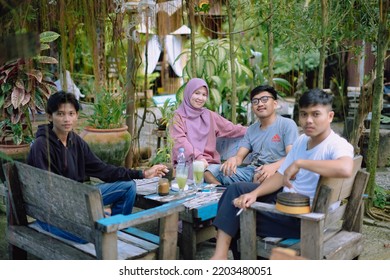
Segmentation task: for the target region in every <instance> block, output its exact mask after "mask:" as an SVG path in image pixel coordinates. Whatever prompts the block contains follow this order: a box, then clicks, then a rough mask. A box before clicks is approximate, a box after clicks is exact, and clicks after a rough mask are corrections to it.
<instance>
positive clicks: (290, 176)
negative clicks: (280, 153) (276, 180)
mask: <svg viewBox="0 0 390 280" xmlns="http://www.w3.org/2000/svg"><path fill="white" fill-rule="evenodd" d="M299 169H300V168H299V167H298V164H297V161H294V162H293V163H292V164H291V165H290V166H289V167H287V169H286V170H285V171H284V175H283V186H286V187H288V188H290V189H291V188H293V185H292V184H291V181H293V180H295V176H296V175H297V173H298V171H299Z"/></svg>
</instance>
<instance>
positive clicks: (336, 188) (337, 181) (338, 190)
mask: <svg viewBox="0 0 390 280" xmlns="http://www.w3.org/2000/svg"><path fill="white" fill-rule="evenodd" d="M362 160H363V157H362V156H356V157H355V158H354V159H353V173H352V176H351V177H349V178H327V177H322V176H321V177H320V180H319V182H318V186H317V190H316V194H315V196H314V201H313V207H312V209H313V212H317V211H318V209H319V207H318V206H317V204H318V203H321V201H319V197H320V194H321V192H322V191H323V190H322V188H323V187H324V186H326V187H327V188H328V191H329V192H330V196H329V197H328V201H327V202H328V205H330V204H332V203H334V202H336V201H341V200H343V199H345V198H348V197H349V196H350V195H351V192H352V189H353V185H354V182H355V177H356V174H357V172H358V171H359V170H360V168H361V164H362ZM316 210H317V211H316Z"/></svg>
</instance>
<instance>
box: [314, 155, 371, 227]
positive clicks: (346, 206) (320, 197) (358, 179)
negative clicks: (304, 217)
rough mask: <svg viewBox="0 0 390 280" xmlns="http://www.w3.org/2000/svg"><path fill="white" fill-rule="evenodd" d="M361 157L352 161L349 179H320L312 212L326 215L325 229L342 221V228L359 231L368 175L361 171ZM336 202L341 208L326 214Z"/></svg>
mask: <svg viewBox="0 0 390 280" xmlns="http://www.w3.org/2000/svg"><path fill="white" fill-rule="evenodd" d="M362 160H363V157H362V156H356V157H355V158H354V160H353V173H352V176H351V177H349V178H325V177H321V178H320V180H319V183H318V187H317V191H316V195H315V197H314V201H313V207H312V212H318V213H327V217H326V219H325V225H324V227H325V228H330V227H334V225H335V224H336V225H337V224H338V221H340V220H343V225H342V228H343V229H345V230H348V231H351V230H354V231H360V230H361V229H360V228H359V225H358V224H359V223H361V221H360V220H359V222H358V223H355V222H356V221H357V217H358V216H359V215H361V214H362V213H360V211H361V205H362V201H363V199H362V196H363V193H364V191H365V187H366V186H367V182H368V178H369V174H368V173H367V172H364V171H362V170H361V164H362ZM336 201H342V203H341V206H340V207H338V208H336V209H335V210H332V211H331V213H328V208H329V206H330V205H332V204H333V203H334V202H336Z"/></svg>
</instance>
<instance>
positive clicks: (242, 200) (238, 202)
mask: <svg viewBox="0 0 390 280" xmlns="http://www.w3.org/2000/svg"><path fill="white" fill-rule="evenodd" d="M256 199H257V196H256V195H255V194H254V193H253V192H250V193H246V194H243V195H241V196H239V197H238V198H236V199H234V200H233V204H234V206H236V207H237V208H243V209H246V208H248V207H249V206H251V205H252V203H253V202H255V201H256Z"/></svg>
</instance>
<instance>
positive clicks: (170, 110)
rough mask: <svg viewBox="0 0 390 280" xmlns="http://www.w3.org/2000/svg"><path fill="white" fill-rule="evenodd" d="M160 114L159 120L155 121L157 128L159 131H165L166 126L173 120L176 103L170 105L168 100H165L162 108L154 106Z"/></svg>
mask: <svg viewBox="0 0 390 280" xmlns="http://www.w3.org/2000/svg"><path fill="white" fill-rule="evenodd" d="M156 108H157V109H158V110H159V111H160V113H161V118H159V119H158V120H157V126H158V127H159V128H160V129H166V126H167V125H168V123H169V122H170V120H171V119H172V118H173V115H174V112H175V110H176V108H177V103H176V102H175V103H172V102H171V99H170V98H167V99H166V100H165V101H164V103H163V105H162V106H156Z"/></svg>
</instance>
